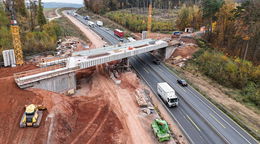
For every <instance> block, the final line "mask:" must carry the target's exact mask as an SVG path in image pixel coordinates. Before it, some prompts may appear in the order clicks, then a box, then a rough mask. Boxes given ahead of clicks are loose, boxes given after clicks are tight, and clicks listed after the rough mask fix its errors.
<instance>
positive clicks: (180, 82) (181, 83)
mask: <svg viewBox="0 0 260 144" xmlns="http://www.w3.org/2000/svg"><path fill="white" fill-rule="evenodd" d="M177 82H178V83H179V84H180V85H182V86H188V84H187V82H186V81H185V80H180V79H178V80H177Z"/></svg>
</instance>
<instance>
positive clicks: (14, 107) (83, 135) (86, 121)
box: [0, 69, 126, 144]
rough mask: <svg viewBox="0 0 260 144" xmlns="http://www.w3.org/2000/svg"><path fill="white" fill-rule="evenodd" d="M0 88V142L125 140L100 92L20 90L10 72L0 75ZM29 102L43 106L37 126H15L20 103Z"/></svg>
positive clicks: (22, 109)
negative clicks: (76, 94) (84, 94)
mask: <svg viewBox="0 0 260 144" xmlns="http://www.w3.org/2000/svg"><path fill="white" fill-rule="evenodd" d="M0 71H1V72H2V69H0ZM10 71H11V69H10ZM14 71H15V69H14ZM11 73H13V72H12V71H11ZM0 90H1V91H2V93H1V97H0V103H1V109H0V117H1V119H0V129H1V131H0V143H1V144H9V143H28V144H29V143H95V144H96V143H100V144H103V143H126V140H125V136H122V134H124V132H123V130H124V129H123V125H122V123H121V122H120V119H119V117H117V115H116V114H115V111H114V110H113V108H112V106H111V105H110V103H108V102H107V101H106V99H105V98H104V96H103V97H100V95H99V94H100V93H96V94H97V95H95V94H94V95H92V97H68V96H64V95H61V94H57V93H53V92H49V91H45V90H39V89H29V90H22V89H20V88H18V87H17V85H16V84H15V82H14V79H13V77H11V76H7V77H2V78H0ZM31 103H34V104H43V105H44V106H46V107H47V111H45V112H44V116H43V119H42V122H41V126H40V127H39V128H19V122H20V119H21V116H22V114H23V111H24V106H25V105H28V104H31Z"/></svg>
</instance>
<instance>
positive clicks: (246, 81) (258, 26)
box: [85, 0, 260, 108]
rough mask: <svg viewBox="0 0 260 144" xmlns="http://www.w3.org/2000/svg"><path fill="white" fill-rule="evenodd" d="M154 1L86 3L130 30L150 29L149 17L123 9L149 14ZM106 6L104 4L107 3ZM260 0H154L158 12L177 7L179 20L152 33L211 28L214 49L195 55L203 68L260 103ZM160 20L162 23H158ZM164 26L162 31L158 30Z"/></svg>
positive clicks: (242, 98)
mask: <svg viewBox="0 0 260 144" xmlns="http://www.w3.org/2000/svg"><path fill="white" fill-rule="evenodd" d="M148 4H149V3H148V0H128V1H124V0H104V1H98V0H97V1H91V0H88V1H85V5H86V7H87V8H88V9H91V10H92V11H94V12H96V13H100V14H103V13H105V16H107V17H108V18H110V19H112V20H114V21H115V22H117V23H119V24H121V25H123V26H125V27H126V28H128V29H130V30H132V31H134V32H140V31H142V30H146V21H147V15H145V14H136V12H132V11H131V12H128V13H127V12H124V11H125V10H118V9H125V8H127V9H129V8H130V9H133V8H137V9H140V10H141V11H144V12H145V11H146V13H148V12H147V6H148ZM103 6H104V7H103ZM259 7H260V1H259V0H243V1H236V2H234V1H232V0H153V8H154V10H158V9H174V10H177V16H176V17H175V20H172V21H170V22H169V23H168V22H165V21H160V20H159V21H157V20H158V19H157V17H158V16H157V15H156V16H155V15H153V16H154V17H156V18H154V19H153V22H152V31H154V32H162V31H173V30H180V31H183V30H184V28H186V27H193V28H194V29H195V30H199V29H200V27H201V26H205V27H206V33H205V35H204V37H203V41H204V42H205V45H207V47H210V49H206V50H205V49H203V47H205V45H204V46H201V45H200V47H202V50H200V51H199V52H198V53H196V54H195V56H194V59H193V63H194V64H195V65H196V67H197V69H199V71H200V72H202V73H204V74H205V75H207V76H208V77H210V78H212V79H214V80H215V81H217V82H218V83H220V84H221V85H224V86H226V87H230V88H235V89H238V90H239V93H240V95H241V96H238V97H236V99H237V100H238V101H241V102H245V103H250V104H251V105H255V106H256V107H257V108H259V107H260V66H259V64H260V11H259ZM157 22H158V23H157ZM157 28H158V29H157Z"/></svg>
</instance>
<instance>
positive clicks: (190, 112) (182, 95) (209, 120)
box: [76, 15, 258, 144]
mask: <svg viewBox="0 0 260 144" xmlns="http://www.w3.org/2000/svg"><path fill="white" fill-rule="evenodd" d="M76 18H77V19H78V20H79V21H81V22H82V23H84V24H86V25H87V21H85V20H84V19H83V17H82V16H80V15H78V16H77V17H76ZM91 29H92V30H93V31H94V32H96V33H97V34H98V35H100V36H101V37H103V38H104V40H105V41H107V42H108V43H110V44H118V43H119V38H118V37H117V36H115V35H113V31H111V30H109V29H107V28H104V27H98V26H95V27H91ZM124 41H127V40H126V39H125V40H124ZM153 59H154V56H153V55H151V54H150V53H144V54H140V55H137V56H134V57H131V58H130V64H131V65H132V67H133V68H134V69H135V70H136V72H137V73H138V75H139V76H140V77H141V78H142V79H143V80H144V81H145V82H146V83H147V85H148V86H149V87H150V88H151V89H152V90H153V92H154V93H155V94H156V95H157V88H156V86H157V83H158V82H167V83H168V84H169V85H171V86H172V87H173V88H174V89H175V90H176V93H177V95H178V97H179V106H178V107H175V108H168V107H167V106H166V105H165V104H164V106H165V108H166V109H167V111H168V112H169V114H170V115H171V116H172V117H173V119H174V120H175V121H176V122H177V124H178V126H179V127H180V128H181V129H182V131H183V133H184V134H185V135H186V137H187V139H188V140H189V141H190V142H191V143H194V144H222V143H230V144H258V142H257V141H256V140H255V139H254V138H253V137H252V136H250V135H249V134H248V133H247V132H246V131H245V130H243V129H242V128H241V127H239V126H238V125H237V124H236V123H235V122H234V121H233V120H231V119H230V118H229V117H228V116H227V115H225V114H224V113H223V112H222V111H220V110H219V109H218V108H217V107H215V106H214V105H213V104H212V103H211V102H209V101H208V100H207V99H205V98H204V97H203V96H202V95H201V94H200V93H199V92H197V91H196V90H195V89H194V88H192V87H191V86H188V87H182V86H180V85H179V84H178V83H177V79H180V78H179V77H178V76H177V75H176V74H175V73H173V72H172V71H170V70H169V69H168V68H167V67H166V66H165V65H163V64H160V65H157V64H154V63H153V62H152V60H153ZM157 97H158V99H160V97H159V96H158V95H157ZM160 101H161V102H162V103H163V101H162V100H161V99H160Z"/></svg>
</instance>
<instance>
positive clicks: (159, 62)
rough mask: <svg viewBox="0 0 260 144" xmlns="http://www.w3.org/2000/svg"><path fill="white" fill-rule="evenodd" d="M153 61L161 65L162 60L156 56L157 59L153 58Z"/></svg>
mask: <svg viewBox="0 0 260 144" xmlns="http://www.w3.org/2000/svg"><path fill="white" fill-rule="evenodd" d="M153 63H155V64H157V65H159V64H161V61H160V60H159V59H156V58H155V59H153Z"/></svg>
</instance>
